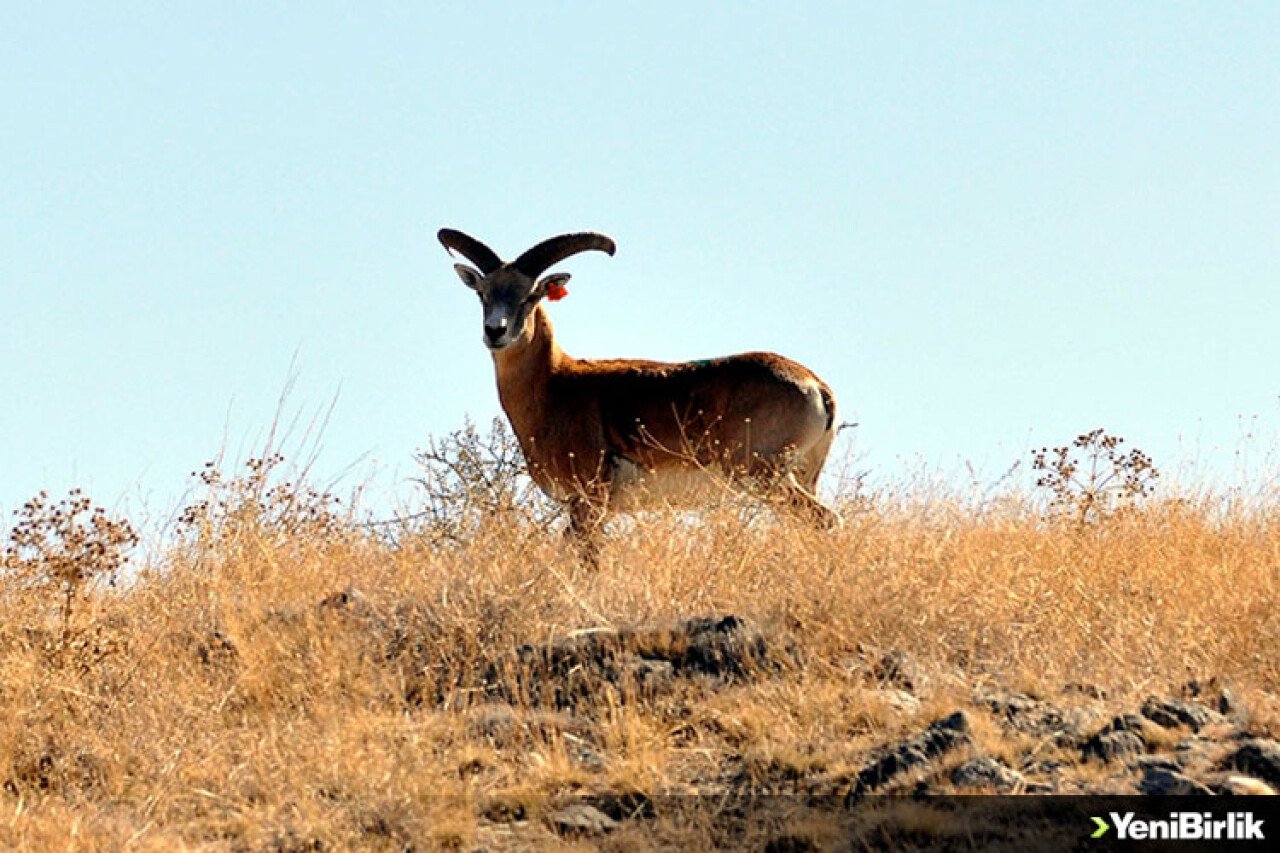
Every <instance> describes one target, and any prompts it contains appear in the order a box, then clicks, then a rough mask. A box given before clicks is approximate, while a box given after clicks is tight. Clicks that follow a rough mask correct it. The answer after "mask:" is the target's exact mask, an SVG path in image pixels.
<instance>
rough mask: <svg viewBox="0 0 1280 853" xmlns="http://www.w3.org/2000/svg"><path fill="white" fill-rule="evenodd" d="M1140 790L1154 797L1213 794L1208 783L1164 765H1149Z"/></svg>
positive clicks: (1139, 786) (1139, 787)
mask: <svg viewBox="0 0 1280 853" xmlns="http://www.w3.org/2000/svg"><path fill="white" fill-rule="evenodd" d="M1138 790H1139V791H1141V792H1142V793H1144V794H1147V795H1150V796H1153V797H1189V796H1208V795H1211V794H1213V791H1212V790H1210V789H1209V787H1208V786H1207V785H1202V784H1200V783H1199V782H1197V781H1196V780H1194V779H1192V778H1191V777H1189V776H1184V775H1182V774H1181V773H1178V772H1177V771H1174V770H1169V769H1166V768H1164V767H1147V768H1145V770H1144V771H1143V775H1142V781H1140V782H1139V783H1138Z"/></svg>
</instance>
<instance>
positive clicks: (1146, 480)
mask: <svg viewBox="0 0 1280 853" xmlns="http://www.w3.org/2000/svg"><path fill="white" fill-rule="evenodd" d="M1124 442H1125V440H1124V439H1123V438H1121V437H1120V436H1117V435H1108V434H1107V432H1106V430H1105V429H1101V428H1099V429H1095V430H1092V431H1090V432H1086V433H1084V434H1082V435H1079V436H1077V437H1076V438H1075V440H1074V441H1072V442H1071V444H1070V445H1064V446H1062V447H1055V448H1053V449H1049V448H1047V447H1042V448H1040V449H1039V450H1036V451H1034V452H1033V453H1032V454H1031V467H1032V470H1034V471H1036V472H1037V475H1038V476H1037V477H1036V486H1037V487H1038V488H1041V489H1045V490H1046V491H1047V492H1048V493H1049V511H1050V513H1051V514H1052V515H1053V516H1055V517H1057V518H1061V519H1065V520H1068V521H1070V522H1072V523H1074V524H1075V525H1077V526H1079V527H1084V526H1085V525H1087V524H1090V523H1093V522H1097V521H1098V520H1100V519H1102V518H1104V517H1106V516H1109V515H1112V514H1114V513H1116V512H1118V511H1120V510H1123V509H1125V508H1128V507H1132V506H1133V505H1134V504H1135V503H1136V502H1137V501H1138V500H1140V499H1142V498H1144V497H1147V496H1148V495H1150V494H1151V492H1152V490H1153V489H1154V488H1155V481H1156V480H1157V479H1158V478H1159V477H1160V472H1159V470H1157V469H1156V466H1155V464H1154V463H1152V461H1151V457H1150V456H1148V455H1147V454H1145V453H1143V452H1142V451H1141V450H1139V449H1137V448H1136V447H1135V448H1133V449H1131V450H1129V452H1128V453H1126V452H1124V451H1123V450H1122V449H1121V448H1120V445H1122V444H1124Z"/></svg>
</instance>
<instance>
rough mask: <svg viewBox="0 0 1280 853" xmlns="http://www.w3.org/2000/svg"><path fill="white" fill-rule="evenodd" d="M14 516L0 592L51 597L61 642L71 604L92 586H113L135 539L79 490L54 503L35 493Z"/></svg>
mask: <svg viewBox="0 0 1280 853" xmlns="http://www.w3.org/2000/svg"><path fill="white" fill-rule="evenodd" d="M14 515H15V516H17V519H18V520H17V523H15V524H14V526H13V528H12V529H11V530H10V531H9V535H8V541H7V543H6V544H5V546H4V550H3V552H0V571H2V573H3V578H4V581H5V586H6V587H8V588H25V589H32V590H35V591H36V592H37V593H38V594H42V595H49V596H51V597H52V598H53V602H54V607H55V610H56V612H57V614H58V618H59V622H60V623H61V626H62V637H63V639H64V640H65V639H66V638H67V636H68V634H69V633H70V630H71V621H72V617H73V614H74V611H75V608H76V605H77V603H78V602H79V601H80V600H82V599H83V598H84V597H85V596H86V595H87V593H88V590H89V587H90V586H91V585H92V584H93V583H94V582H95V581H101V580H106V581H107V582H109V583H114V582H115V580H116V573H117V572H118V571H119V569H120V567H121V566H122V565H124V562H125V552H126V551H127V550H128V549H129V548H132V547H133V546H134V545H137V544H138V535H137V534H136V533H135V532H134V530H133V526H132V525H130V524H129V522H128V520H126V519H115V518H111V517H109V516H108V515H107V511H106V510H105V509H103V508H102V507H100V506H94V505H93V502H92V501H91V500H90V499H89V498H88V497H86V496H85V495H84V494H83V493H82V492H81V491H80V490H79V489H72V490H71V491H70V492H69V493H68V494H67V496H66V497H65V498H63V499H61V500H60V501H58V502H57V503H50V501H49V495H48V493H47V492H41V493H40V494H38V495H36V496H35V497H33V498H32V499H31V500H29V501H27V502H26V503H25V504H23V505H22V506H21V507H20V508H19V509H18V510H16V511H15V513H14Z"/></svg>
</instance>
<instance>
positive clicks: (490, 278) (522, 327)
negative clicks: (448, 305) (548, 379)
mask: <svg viewBox="0 0 1280 853" xmlns="http://www.w3.org/2000/svg"><path fill="white" fill-rule="evenodd" d="M454 269H455V270H457V272H458V277H459V278H461V279H462V282H463V284H465V285H467V287H470V288H471V289H472V290H474V291H475V292H476V295H477V296H479V297H480V305H481V307H482V308H483V310H484V336H483V340H484V345H485V346H486V347H488V348H489V349H490V350H491V351H493V352H497V351H498V350H502V349H506V348H507V347H509V346H511V345H512V344H514V343H516V342H518V341H523V340H527V339H528V338H529V336H530V335H531V334H532V332H533V324H532V323H531V322H530V318H531V317H532V316H533V309H534V306H536V305H537V304H538V302H539V300H541V299H542V297H543V296H545V295H546V293H547V288H548V286H550V285H552V284H555V283H559V284H563V283H564V282H565V281H568V280H569V276H568V275H566V274H564V273H559V274H556V275H549V276H547V277H546V278H544V279H542V280H540V281H537V282H535V281H534V280H533V279H531V278H530V277H529V276H527V275H525V274H524V273H522V272H520V271H519V270H516V269H513V268H511V267H507V266H504V267H501V268H500V269H496V270H494V271H493V272H491V273H489V275H487V276H485V275H481V274H480V272H478V271H477V270H474V269H472V268H471V267H468V266H466V265H464V264H457V265H455V266H454Z"/></svg>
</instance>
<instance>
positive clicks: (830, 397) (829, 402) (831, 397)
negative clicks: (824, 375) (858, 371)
mask: <svg viewBox="0 0 1280 853" xmlns="http://www.w3.org/2000/svg"><path fill="white" fill-rule="evenodd" d="M818 393H820V394H821V395H822V407H823V408H824V409H826V410H827V429H828V430H830V429H831V427H832V425H833V424H834V423H835V422H836V395H835V394H832V393H831V389H830V388H828V387H827V383H825V382H819V383H818Z"/></svg>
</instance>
